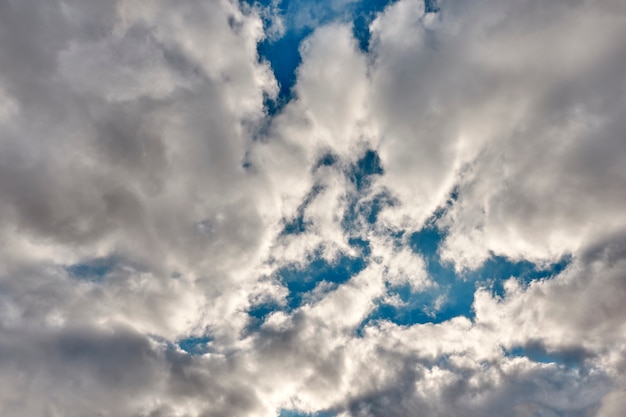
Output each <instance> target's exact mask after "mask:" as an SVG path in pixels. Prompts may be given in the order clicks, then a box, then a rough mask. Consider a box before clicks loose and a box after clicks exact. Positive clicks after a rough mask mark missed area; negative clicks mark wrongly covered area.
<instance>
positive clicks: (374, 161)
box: [342, 149, 394, 231]
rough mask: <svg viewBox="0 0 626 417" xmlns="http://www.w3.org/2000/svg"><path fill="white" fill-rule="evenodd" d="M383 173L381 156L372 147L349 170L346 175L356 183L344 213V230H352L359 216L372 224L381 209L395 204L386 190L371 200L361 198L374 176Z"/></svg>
mask: <svg viewBox="0 0 626 417" xmlns="http://www.w3.org/2000/svg"><path fill="white" fill-rule="evenodd" d="M382 174H384V169H383V166H382V163H381V160H380V157H379V156H378V153H377V152H376V151H374V150H371V149H368V150H367V151H366V152H365V153H364V154H363V156H362V157H361V158H359V159H358V160H357V161H356V163H355V164H353V165H352V166H351V167H350V168H349V169H348V170H347V172H346V177H347V178H348V180H349V181H350V182H351V183H352V184H353V185H354V188H355V193H354V195H352V197H351V198H350V200H349V201H348V208H347V210H346V212H345V213H344V217H343V220H342V226H343V228H344V230H346V231H351V230H352V229H353V228H354V225H356V224H358V219H359V218H363V219H364V220H365V221H366V222H367V223H370V224H373V223H375V222H376V219H377V218H378V214H379V213H380V212H381V210H382V209H383V208H385V207H387V206H390V205H393V204H394V200H393V198H392V197H391V195H389V194H386V193H384V192H381V193H378V194H377V195H375V196H373V197H372V198H371V199H369V200H362V199H361V198H362V197H363V195H364V194H365V193H366V191H367V190H368V189H369V188H370V186H371V183H372V181H373V180H374V178H375V177H376V176H379V175H382Z"/></svg>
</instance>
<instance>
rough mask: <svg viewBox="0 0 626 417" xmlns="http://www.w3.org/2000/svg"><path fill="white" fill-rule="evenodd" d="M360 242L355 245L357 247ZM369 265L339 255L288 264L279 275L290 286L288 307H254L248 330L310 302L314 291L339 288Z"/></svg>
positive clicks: (360, 259) (364, 260)
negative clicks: (281, 312)
mask: <svg viewBox="0 0 626 417" xmlns="http://www.w3.org/2000/svg"><path fill="white" fill-rule="evenodd" d="M358 243H359V242H356V241H355V242H354V244H355V245H357V244H358ZM366 266H367V257H366V256H364V257H350V256H346V255H340V256H339V257H338V258H336V259H335V260H333V261H332V262H329V261H327V260H325V259H323V258H321V257H320V256H319V254H317V255H316V256H313V257H312V259H311V260H310V261H309V263H307V264H306V265H304V266H302V265H295V264H294V265H289V266H286V267H283V268H280V269H279V270H278V271H277V272H276V277H277V279H278V280H279V281H280V282H281V284H282V285H284V286H285V287H287V289H288V291H289V293H288V296H287V300H286V301H287V302H286V304H285V305H281V304H279V303H278V302H273V301H272V302H265V303H261V304H256V305H253V306H251V307H250V308H249V309H248V311H247V313H248V316H249V317H250V319H251V320H250V323H249V325H248V326H247V331H249V332H253V331H256V330H258V329H259V328H260V326H261V325H262V324H263V322H265V320H266V318H267V317H268V316H269V315H270V314H271V313H273V312H275V311H286V312H293V311H294V310H296V309H297V308H299V307H301V306H303V305H304V304H306V303H307V302H309V301H310V300H311V296H312V295H313V293H314V290H316V289H317V290H320V291H322V292H328V291H332V290H333V289H336V288H337V287H338V286H339V285H341V284H343V283H345V282H347V281H348V280H349V279H350V278H352V277H353V276H355V275H356V274H358V273H359V272H361V271H362V270H363V269H365V267H366Z"/></svg>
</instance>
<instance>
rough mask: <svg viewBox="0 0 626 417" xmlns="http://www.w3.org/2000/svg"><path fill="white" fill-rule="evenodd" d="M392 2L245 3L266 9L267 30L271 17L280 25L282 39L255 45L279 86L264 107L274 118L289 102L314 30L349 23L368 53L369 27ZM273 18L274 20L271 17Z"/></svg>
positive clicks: (431, 3)
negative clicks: (303, 46) (303, 50)
mask: <svg viewBox="0 0 626 417" xmlns="http://www.w3.org/2000/svg"><path fill="white" fill-rule="evenodd" d="M394 1H395V0H367V1H366V0H343V1H337V0H322V1H313V0H282V1H271V0H260V1H253V0H246V3H248V4H250V5H257V6H259V7H262V8H265V9H266V10H268V11H269V13H266V14H264V24H265V26H266V29H268V28H269V27H270V26H271V25H272V16H271V14H272V13H274V14H278V15H279V17H280V18H281V20H282V22H283V27H284V32H283V33H282V35H281V36H267V37H266V38H265V39H263V40H262V41H261V42H259V44H258V45H257V52H258V54H259V58H260V59H262V60H266V61H267V62H269V64H270V65H271V67H272V70H273V72H274V77H275V78H276V80H277V81H278V84H279V92H278V97H277V98H276V100H271V99H269V98H267V99H266V100H265V106H266V109H267V111H268V113H269V115H270V116H271V115H274V114H276V113H278V112H280V110H281V109H282V108H283V107H284V105H285V104H286V103H288V102H289V101H290V100H291V99H292V87H293V86H294V84H295V82H296V69H297V68H298V66H299V65H300V63H301V62H302V57H301V55H300V49H299V48H300V44H301V43H302V41H303V40H304V39H305V38H306V37H307V36H309V35H310V34H311V33H312V32H313V31H314V30H315V28H317V27H319V26H321V25H324V24H327V23H329V22H334V21H340V22H346V23H351V24H352V27H353V33H354V36H355V39H356V40H357V42H358V45H359V48H360V49H361V50H362V51H364V52H367V51H368V49H369V43H370V31H369V26H370V24H371V23H372V21H373V20H374V18H375V17H376V15H377V14H378V13H380V12H382V11H383V10H384V9H385V7H387V6H388V5H389V4H391V3H393V2H394ZM435 3H436V2H435V0H426V3H425V4H426V10H427V11H436V10H438V9H437V8H436V7H435ZM274 18H275V17H274Z"/></svg>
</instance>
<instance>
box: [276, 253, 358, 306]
mask: <svg viewBox="0 0 626 417" xmlns="http://www.w3.org/2000/svg"><path fill="white" fill-rule="evenodd" d="M366 265H367V263H366V259H364V258H362V257H350V256H345V255H343V256H339V257H338V258H337V259H336V260H334V261H333V262H328V261H326V260H324V259H322V258H314V259H313V260H312V261H311V262H310V263H309V264H308V265H306V266H305V267H304V268H298V267H286V268H282V269H281V270H280V271H279V272H278V276H279V279H280V280H281V282H282V283H283V285H285V286H286V287H287V289H288V290H289V295H288V297H287V306H288V308H289V309H295V308H298V307H300V306H301V305H302V303H303V301H305V300H306V296H307V295H308V294H310V293H311V291H313V290H314V289H315V288H316V287H317V286H318V285H320V284H321V283H322V282H324V283H326V284H327V286H328V288H329V289H331V288H336V287H337V286H338V285H341V284H343V283H345V282H347V281H348V280H349V279H350V278H351V277H353V276H354V275H356V274H358V273H359V272H361V271H362V270H363V269H365V267H366Z"/></svg>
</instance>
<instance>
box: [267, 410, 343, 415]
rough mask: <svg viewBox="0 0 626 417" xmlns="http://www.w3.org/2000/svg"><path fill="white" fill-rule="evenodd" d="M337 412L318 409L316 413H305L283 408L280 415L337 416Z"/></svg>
mask: <svg viewBox="0 0 626 417" xmlns="http://www.w3.org/2000/svg"><path fill="white" fill-rule="evenodd" d="M336 415H337V414H336V413H332V412H329V411H318V412H316V413H303V412H300V411H297V410H289V409H282V410H280V412H279V413H278V417H335V416H336Z"/></svg>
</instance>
